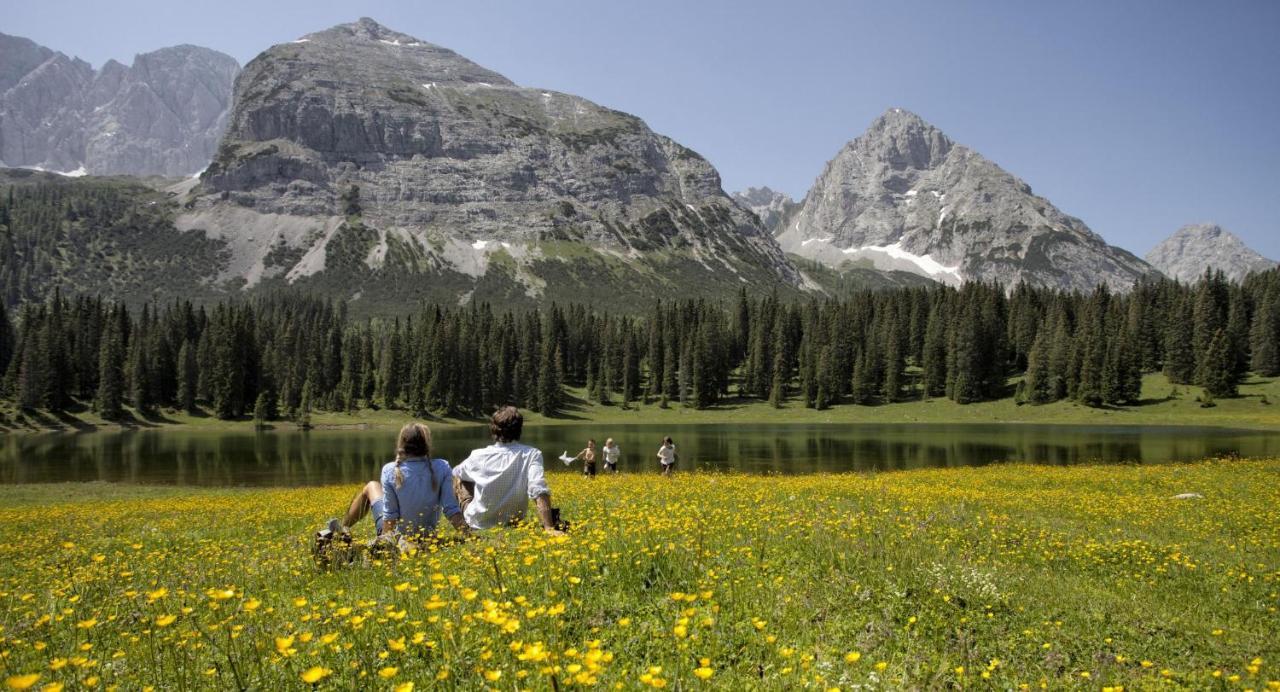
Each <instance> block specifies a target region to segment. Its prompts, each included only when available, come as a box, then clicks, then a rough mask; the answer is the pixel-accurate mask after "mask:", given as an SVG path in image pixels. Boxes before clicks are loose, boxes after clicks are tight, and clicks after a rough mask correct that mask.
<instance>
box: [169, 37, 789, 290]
mask: <svg viewBox="0 0 1280 692" xmlns="http://www.w3.org/2000/svg"><path fill="white" fill-rule="evenodd" d="M234 103H235V106H234V108H233V112H232V115H231V118H230V124H229V128H228V131H227V134H226V137H225V138H224V140H223V141H222V143H221V146H220V147H219V149H218V152H217V154H216V156H215V158H214V160H213V162H212V163H211V164H210V166H209V168H208V170H207V171H206V172H205V173H204V174H203V176H202V177H201V181H200V186H199V188H198V189H196V190H195V191H193V193H192V197H191V198H190V201H189V203H188V207H189V212H188V213H187V214H185V215H184V216H183V217H182V218H180V219H179V226H180V227H183V228H201V229H204V230H206V232H208V233H209V234H210V235H213V236H217V237H222V238H224V239H227V240H228V242H229V243H230V244H231V245H232V247H233V253H234V254H235V259H234V260H233V262H232V269H231V270H230V274H229V275H228V276H227V277H224V278H228V279H235V278H240V279H244V281H245V282H246V284H247V285H256V284H257V283H258V282H260V281H277V282H284V283H289V284H300V285H303V286H308V285H310V286H315V287H317V288H326V289H331V290H334V291H340V292H342V293H343V294H345V295H347V296H348V297H352V298H359V299H362V300H363V299H368V298H369V297H370V296H372V295H374V294H375V293H376V294H378V295H380V296H382V299H385V298H387V297H388V291H390V292H392V293H397V294H399V295H404V296H406V297H416V298H420V297H427V296H430V297H434V298H437V299H445V298H453V299H457V300H462V301H466V300H470V299H480V298H485V299H489V298H501V297H506V296H511V295H517V296H523V297H529V298H533V297H536V298H540V299H545V298H557V297H563V298H565V299H577V300H596V299H605V298H609V299H620V296H619V295H617V294H615V292H614V291H615V289H619V290H623V291H626V292H628V293H629V294H630V295H631V298H628V300H632V301H635V300H638V299H641V298H644V297H650V296H658V295H665V296H669V297H670V296H675V295H687V294H688V293H689V291H694V292H696V294H720V295H723V294H725V293H726V292H728V291H736V290H737V288H738V287H741V286H752V287H756V288H758V287H760V286H784V287H796V286H798V285H799V276H798V273H797V272H796V270H795V268H794V267H793V266H792V265H791V264H790V263H789V262H788V261H787V260H786V258H785V257H784V255H783V253H782V251H781V250H780V248H779V247H778V245H777V243H776V242H775V241H774V239H773V238H772V237H771V236H770V235H769V234H768V233H767V232H766V231H765V230H764V228H763V227H762V226H761V225H760V223H759V222H758V221H757V219H756V218H754V217H753V216H752V215H751V214H749V213H747V212H746V211H745V210H743V209H742V208H740V207H739V206H738V205H737V204H735V203H734V202H733V200H731V199H730V198H729V197H728V196H727V195H726V194H725V193H724V191H723V190H722V189H721V185H720V177H719V174H718V173H717V172H716V170H715V169H714V168H713V167H712V166H711V164H709V163H708V162H707V161H706V160H705V159H703V158H702V157H701V156H699V155H698V154H696V153H695V152H693V151H691V150H690V149H688V148H686V147H684V146H681V145H680V144H678V143H677V142H675V141H673V140H671V139H668V138H667V137H663V136H662V135H659V134H656V133H654V132H653V131H651V130H650V129H649V128H648V126H646V125H645V123H644V122H643V121H641V120H640V119H639V118H637V117H635V116H633V115H629V114H626V113H621V112H618V111H614V110H610V109H608V108H604V107H602V106H599V105H597V104H595V103H592V102H591V101H588V100H586V99H584V98H581V97H578V96H574V95H571V94H565V93H560V92H556V91H552V90H549V89H534V88H525V87H521V86H517V85H516V84H514V83H512V82H511V81H510V80H509V79H507V78H505V77H503V76H502V75H500V74H498V73H496V72H494V71H492V70H489V69H486V68H484V67H482V66H480V65H477V64H475V63H474V62H471V61H470V60H467V59H466V58H464V57H462V56H460V55H458V54H457V53H454V52H453V51H451V50H448V49H446V48H442V47H439V46H435V45H432V44H430V43H427V42H425V41H422V40H420V39H417V38H414V37H412V36H408V35H405V34H401V33H397V32H395V31H392V30H390V29H387V28H386V27H383V26H381V25H379V24H378V23H377V22H374V21H373V20H370V19H361V20H360V21H358V22H355V23H352V24H344V25H340V26H336V27H333V28H331V29H328V30H326V31H321V32H318V33H314V34H310V35H307V36H304V37H302V38H300V39H298V40H296V41H293V42H290V43H284V44H281V45H277V46H273V47H272V48H270V49H268V50H267V51H265V52H263V53H262V54H261V55H259V56H258V57H257V58H255V59H254V60H253V61H251V62H250V63H249V64H248V65H246V66H245V69H244V72H243V73H242V74H241V76H240V78H239V80H238V81H237V83H236V91H235V97H234ZM408 277H414V278H411V279H410V278H408ZM418 277H421V278H418ZM390 281H398V282H399V284H398V285H404V288H403V289H401V288H396V287H392V286H388V285H384V284H385V283H386V282H390ZM415 284H416V288H415V287H414V285H415Z"/></svg>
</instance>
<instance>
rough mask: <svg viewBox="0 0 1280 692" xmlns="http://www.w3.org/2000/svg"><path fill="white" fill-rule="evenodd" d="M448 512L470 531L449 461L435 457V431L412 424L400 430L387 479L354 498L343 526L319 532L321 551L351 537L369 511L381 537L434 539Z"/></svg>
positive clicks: (334, 522) (366, 487) (457, 525)
mask: <svg viewBox="0 0 1280 692" xmlns="http://www.w3.org/2000/svg"><path fill="white" fill-rule="evenodd" d="M442 511H443V513H444V515H445V517H446V518H448V520H449V522H450V523H451V524H453V525H454V528H456V529H457V530H458V531H460V532H461V533H463V534H466V533H468V531H469V530H468V528H467V524H466V522H465V521H464V520H463V518H462V510H461V509H460V508H459V507H458V501H457V499H456V498H455V497H454V494H453V478H452V472H451V470H450V468H449V462H447V461H445V460H444V459H432V458H431V429H430V428H428V427H427V426H426V425H423V424H422V423H410V424H408V425H406V426H404V427H403V428H401V429H400V437H399V439H398V441H397V444H396V458H395V461H392V462H389V463H387V464H386V465H385V466H383V467H382V478H381V480H380V481H369V482H368V483H366V484H365V485H364V487H363V488H361V489H360V491H359V492H357V493H356V496H355V497H353V498H351V505H350V506H349V507H348V508H347V514H346V516H345V517H344V518H343V520H342V521H341V522H339V521H338V520H337V519H330V520H329V524H328V527H327V529H328V530H327V531H321V532H319V533H317V534H316V549H317V550H320V549H323V548H324V546H325V545H327V544H328V543H329V542H331V541H332V540H333V539H334V538H335V537H338V536H345V535H346V534H348V533H349V532H350V530H351V527H352V526H354V525H355V524H356V523H357V522H359V521H360V520H361V519H363V518H364V516H365V515H366V514H369V513H372V514H373V521H374V529H375V530H376V531H377V534H378V536H380V537H381V536H384V535H388V536H391V535H397V534H398V535H400V536H405V537H409V538H425V537H428V536H432V535H434V534H435V531H436V524H437V522H438V521H439V519H440V514H441V512H442ZM347 540H349V539H347Z"/></svg>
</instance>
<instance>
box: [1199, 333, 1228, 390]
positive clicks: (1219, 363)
mask: <svg viewBox="0 0 1280 692" xmlns="http://www.w3.org/2000/svg"><path fill="white" fill-rule="evenodd" d="M1231 364H1232V352H1231V339H1230V337H1229V336H1227V333H1226V330H1224V329H1219V330H1218V331H1217V332H1215V333H1214V335H1213V339H1211V340H1210V341H1209V348H1208V350H1207V351H1206V352H1205V357H1204V362H1203V363H1202V364H1201V366H1200V368H1199V373H1198V374H1199V380H1198V381H1197V382H1196V384H1198V385H1200V386H1201V387H1204V390H1205V391H1206V392H1208V393H1209V394H1210V395H1212V396H1213V397H1214V398H1222V397H1233V396H1235V395H1236V378H1235V373H1234V372H1232V365H1231Z"/></svg>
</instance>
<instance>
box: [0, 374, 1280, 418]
mask: <svg viewBox="0 0 1280 692" xmlns="http://www.w3.org/2000/svg"><path fill="white" fill-rule="evenodd" d="M1015 384H1016V380H1014V381H1013V382H1011V384H1010V389H1011V390H1012V387H1013V386H1014V385H1015ZM568 393H569V396H570V401H571V403H570V405H569V406H568V407H567V409H566V410H565V411H564V412H563V413H562V414H561V415H559V416H556V417H546V416H542V415H539V414H537V413H535V412H526V413H527V421H528V424H529V425H566V424H574V423H592V422H598V423H609V424H613V423H637V424H649V423H653V424H665V425H678V424H682V423H684V424H688V423H747V424H750V423H1056V424H1079V425H1200V426H1217V427H1229V428H1255V429H1271V430H1274V429H1277V428H1280V378H1262V377H1251V378H1249V379H1248V380H1246V381H1245V382H1244V383H1242V384H1241V385H1240V396H1239V397H1236V398H1234V399H1219V400H1218V401H1216V402H1215V404H1216V405H1215V406H1213V407H1212V408H1201V406H1200V403H1199V402H1198V401H1197V397H1198V396H1199V394H1200V390H1199V388H1195V387H1187V386H1177V385H1171V384H1169V381H1168V380H1167V379H1166V378H1165V377H1164V375H1161V374H1151V375H1147V376H1146V377H1145V378H1144V380H1143V391H1142V395H1143V403H1141V404H1140V405H1137V406H1126V407H1105V408H1090V407H1088V406H1084V405H1082V404H1078V403H1075V402H1069V401H1062V402H1057V403H1053V404H1047V405H1044V406H1032V405H1023V406H1019V405H1017V404H1016V403H1015V402H1014V400H1013V398H1011V397H1010V398H1005V399H999V400H996V401H988V402H982V403H977V404H966V405H960V404H957V403H955V402H953V401H950V400H948V399H930V400H926V401H905V402H897V403H892V404H883V405H879V406H855V405H852V404H844V405H840V406H835V407H832V408H830V409H827V410H825V411H817V410H814V409H809V408H805V407H804V406H803V405H802V403H801V402H800V401H799V400H798V399H793V400H791V401H789V402H787V403H786V405H785V406H783V407H782V408H773V407H772V406H770V405H769V404H768V403H766V402H762V401H756V400H741V401H739V400H730V401H726V402H724V403H722V404H720V405H718V406H715V407H713V408H709V409H705V410H696V409H692V408H687V407H684V406H681V405H679V404H672V405H670V406H668V407H667V408H665V409H664V408H661V407H659V406H658V405H657V404H656V403H651V404H648V405H644V404H633V405H632V406H631V407H630V408H628V409H623V408H622V406H621V405H620V403H618V401H617V400H615V401H614V403H612V404H610V405H607V406H603V405H600V404H598V403H595V402H592V401H588V400H587V399H586V397H585V392H583V391H582V390H579V389H570V390H568ZM411 417H412V415H411V414H410V413H409V412H407V411H401V410H371V409H364V410H361V411H356V412H353V413H332V412H325V411H320V412H316V413H313V414H312V416H311V421H312V424H313V425H314V426H316V427H318V428H344V427H361V428H385V429H396V428H399V427H400V426H401V425H403V424H404V422H405V421H406V420H407V419H409V418H411ZM429 421H430V422H431V424H432V425H433V426H441V427H448V426H455V425H479V424H483V423H484V422H485V421H483V420H481V419H459V418H441V417H433V418H430V419H429ZM253 425H254V424H253V421H251V420H237V421H223V420H218V419H216V418H213V417H212V416H209V415H199V416H191V415H188V414H186V413H183V412H179V411H162V412H160V413H158V414H156V415H153V416H150V417H147V418H143V417H139V416H136V415H134V414H133V413H132V412H130V416H129V419H128V420H127V421H126V422H125V423H124V424H123V425H121V424H120V423H117V422H111V421H105V420H103V419H102V418H100V417H99V416H97V415H95V414H94V413H93V412H92V411H89V410H82V411H78V412H75V413H66V414H60V415H58V416H53V415H51V414H48V413H39V412H37V413H22V414H20V413H18V412H16V411H13V410H11V409H10V410H0V431H9V432H33V431H42V430H79V431H92V430H118V429H121V428H148V429H176V430H181V429H189V428H201V429H227V430H247V429H251V428H252V427H253ZM272 425H273V426H274V427H276V428H278V429H287V428H293V427H295V424H294V423H291V422H288V421H279V422H275V423H273V424H272Z"/></svg>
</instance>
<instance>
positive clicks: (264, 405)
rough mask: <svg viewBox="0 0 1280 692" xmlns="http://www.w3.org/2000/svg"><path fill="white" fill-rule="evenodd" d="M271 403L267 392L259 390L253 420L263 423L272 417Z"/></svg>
mask: <svg viewBox="0 0 1280 692" xmlns="http://www.w3.org/2000/svg"><path fill="white" fill-rule="evenodd" d="M268 408H269V403H268V402H267V393H266V392H259V393H258V400H257V401H255V402H254V403H253V420H254V422H255V423H257V424H258V425H262V424H264V423H266V422H267V421H269V420H271V419H272V416H271V415H270V414H269V413H268Z"/></svg>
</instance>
